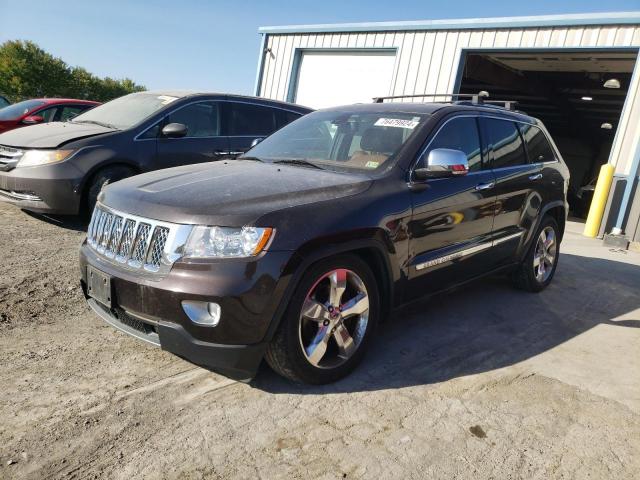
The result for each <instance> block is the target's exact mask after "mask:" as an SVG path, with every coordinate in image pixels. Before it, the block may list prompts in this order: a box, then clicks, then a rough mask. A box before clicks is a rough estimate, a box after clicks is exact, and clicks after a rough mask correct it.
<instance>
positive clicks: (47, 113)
mask: <svg viewBox="0 0 640 480" xmlns="http://www.w3.org/2000/svg"><path fill="white" fill-rule="evenodd" d="M57 109H58V107H51V108H45V109H44V110H40V111H39V112H35V113H33V114H32V115H33V116H38V117H42V118H44V121H43V122H44V123H49V122H51V121H52V120H53V117H54V116H55V114H56V110H57Z"/></svg>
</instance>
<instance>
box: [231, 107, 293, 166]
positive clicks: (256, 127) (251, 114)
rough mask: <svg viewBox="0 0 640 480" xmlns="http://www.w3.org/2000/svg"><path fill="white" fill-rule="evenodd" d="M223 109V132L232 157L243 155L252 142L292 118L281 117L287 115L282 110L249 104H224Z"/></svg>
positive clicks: (265, 135) (260, 138)
mask: <svg viewBox="0 0 640 480" xmlns="http://www.w3.org/2000/svg"><path fill="white" fill-rule="evenodd" d="M224 109H225V130H224V131H225V133H226V135H227V136H228V138H229V155H230V156H232V157H236V156H238V155H241V154H243V153H244V152H246V151H247V150H249V148H251V144H252V143H253V141H254V140H262V139H263V138H265V137H267V136H269V135H271V134H272V133H273V132H275V131H276V130H277V129H278V128H280V127H281V126H283V124H286V123H289V122H291V121H292V120H293V117H292V116H290V117H289V118H287V117H283V114H285V113H288V112H285V111H284V110H281V109H279V108H273V107H268V106H265V105H258V104H255V103H249V102H234V101H230V102H225V104H224ZM294 115H295V114H294ZM298 116H299V115H298Z"/></svg>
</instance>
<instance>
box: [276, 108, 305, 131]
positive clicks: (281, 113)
mask: <svg viewBox="0 0 640 480" xmlns="http://www.w3.org/2000/svg"><path fill="white" fill-rule="evenodd" d="M301 116H302V115H301V114H299V113H293V112H287V111H286V110H277V114H276V121H277V124H278V125H277V126H278V128H282V127H284V126H285V125H289V124H290V123H291V122H293V121H294V120H297V119H299V118H300V117H301Z"/></svg>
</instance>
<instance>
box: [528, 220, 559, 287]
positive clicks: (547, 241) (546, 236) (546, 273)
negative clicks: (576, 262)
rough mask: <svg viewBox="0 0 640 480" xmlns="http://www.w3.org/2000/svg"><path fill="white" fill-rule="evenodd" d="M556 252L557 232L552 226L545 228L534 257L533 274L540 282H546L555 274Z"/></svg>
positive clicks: (539, 238)
mask: <svg viewBox="0 0 640 480" xmlns="http://www.w3.org/2000/svg"><path fill="white" fill-rule="evenodd" d="M556 252H557V245H556V232H555V230H554V229H553V228H552V227H550V226H548V227H545V228H544V229H543V230H542V231H541V232H540V235H539V236H538V242H537V243H536V251H535V253H534V255H533V273H534V275H535V277H536V280H537V281H538V282H540V283H544V282H546V281H547V280H548V279H549V277H550V276H551V273H553V266H554V263H555V260H556Z"/></svg>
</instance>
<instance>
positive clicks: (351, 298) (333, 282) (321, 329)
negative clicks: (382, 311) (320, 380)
mask: <svg viewBox="0 0 640 480" xmlns="http://www.w3.org/2000/svg"><path fill="white" fill-rule="evenodd" d="M368 320H369V296H368V294H367V289H366V287H365V285H364V282H363V281H362V279H361V278H360V277H359V276H358V275H357V274H356V273H354V272H352V271H351V270H347V269H344V268H340V269H336V270H332V271H330V272H328V273H326V274H324V275H323V276H322V277H320V279H318V280H317V281H316V282H315V284H314V285H313V286H312V287H311V289H310V290H309V292H308V293H307V296H306V297H305V301H304V303H303V305H302V311H301V313H300V320H299V330H298V331H299V339H300V346H301V347H302V351H303V352H304V355H305V357H306V358H307V360H308V361H309V363H311V365H313V366H315V367H318V368H335V367H337V366H340V365H342V364H343V363H345V362H346V361H347V360H348V359H349V358H351V357H352V356H353V354H354V353H355V352H356V351H357V350H358V347H359V346H360V344H361V343H362V340H363V338H364V336H365V333H366V331H367V323H368Z"/></svg>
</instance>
